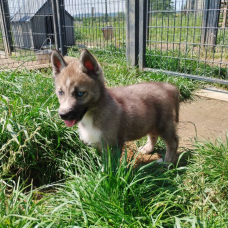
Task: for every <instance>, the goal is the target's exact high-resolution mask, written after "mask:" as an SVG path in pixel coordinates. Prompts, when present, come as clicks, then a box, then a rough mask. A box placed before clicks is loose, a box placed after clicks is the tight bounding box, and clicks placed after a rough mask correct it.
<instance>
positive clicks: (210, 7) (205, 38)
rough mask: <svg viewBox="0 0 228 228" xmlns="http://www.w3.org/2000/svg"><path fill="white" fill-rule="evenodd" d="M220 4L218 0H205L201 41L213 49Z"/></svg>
mask: <svg viewBox="0 0 228 228" xmlns="http://www.w3.org/2000/svg"><path fill="white" fill-rule="evenodd" d="M220 6H221V1H220V0H213V1H210V0H205V11H204V18H203V30H202V35H201V43H202V44H204V45H205V44H206V46H208V47H210V48H212V49H214V47H215V44H216V40H217V33H218V25H219V14H220Z"/></svg>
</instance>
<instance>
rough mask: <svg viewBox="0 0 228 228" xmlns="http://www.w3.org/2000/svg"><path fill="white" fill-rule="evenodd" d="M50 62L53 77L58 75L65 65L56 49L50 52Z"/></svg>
mask: <svg viewBox="0 0 228 228" xmlns="http://www.w3.org/2000/svg"><path fill="white" fill-rule="evenodd" d="M51 63H52V70H53V75H54V77H56V76H58V75H59V73H60V72H61V70H62V69H63V68H64V67H66V65H67V64H66V62H65V60H64V59H63V56H62V55H61V54H60V53H59V52H58V51H57V50H54V51H52V53H51Z"/></svg>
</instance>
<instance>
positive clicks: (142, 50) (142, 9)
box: [139, 0, 148, 70]
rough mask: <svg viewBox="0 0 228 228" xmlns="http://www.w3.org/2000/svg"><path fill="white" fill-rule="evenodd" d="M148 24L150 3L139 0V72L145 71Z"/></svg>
mask: <svg viewBox="0 0 228 228" xmlns="http://www.w3.org/2000/svg"><path fill="white" fill-rule="evenodd" d="M147 24H148V2H147V0H139V70H143V68H144V66H145V55H146V38H147V35H148V31H147Z"/></svg>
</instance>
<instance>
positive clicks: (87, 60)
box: [80, 49, 100, 73]
mask: <svg viewBox="0 0 228 228" xmlns="http://www.w3.org/2000/svg"><path fill="white" fill-rule="evenodd" d="M80 67H81V70H82V71H84V72H85V73H89V72H94V73H98V72H97V71H99V70H100V65H99V63H98V62H97V60H96V59H95V57H94V56H93V55H92V54H91V53H90V52H89V51H88V50H87V49H84V50H83V51H82V52H81V55H80Z"/></svg>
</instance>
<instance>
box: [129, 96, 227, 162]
mask: <svg viewBox="0 0 228 228" xmlns="http://www.w3.org/2000/svg"><path fill="white" fill-rule="evenodd" d="M226 132H228V102H227V101H222V100H216V99H209V98H205V97H199V96H195V97H194V99H193V100H191V101H187V102H182V103H181V105H180V122H179V125H178V135H179V140H180V141H179V150H178V152H179V154H180V153H181V152H182V151H183V148H190V149H191V148H193V144H194V142H195V140H198V141H206V140H210V141H212V142H214V141H215V140H216V139H217V138H218V137H221V138H222V139H223V140H225V133H226ZM127 147H128V148H129V149H130V150H129V153H128V155H129V156H130V157H131V156H132V155H133V154H134V153H136V151H137V148H136V146H135V143H134V142H129V143H128V144H127ZM158 158H160V156H159V155H158V154H154V155H141V154H139V155H138V157H137V160H140V163H149V162H151V161H154V160H156V159H158Z"/></svg>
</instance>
